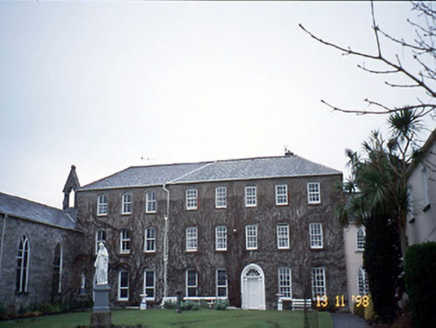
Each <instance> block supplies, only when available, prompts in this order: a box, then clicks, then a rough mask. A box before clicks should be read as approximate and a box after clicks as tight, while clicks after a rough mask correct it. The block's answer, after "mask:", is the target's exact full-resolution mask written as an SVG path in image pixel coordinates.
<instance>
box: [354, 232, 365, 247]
mask: <svg viewBox="0 0 436 328" xmlns="http://www.w3.org/2000/svg"><path fill="white" fill-rule="evenodd" d="M356 250H357V251H358V252H363V251H364V250H365V229H363V228H362V227H360V228H359V229H358V230H357V233H356Z"/></svg>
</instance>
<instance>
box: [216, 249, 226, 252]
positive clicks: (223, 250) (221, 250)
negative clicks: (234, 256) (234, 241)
mask: <svg viewBox="0 0 436 328" xmlns="http://www.w3.org/2000/svg"><path fill="white" fill-rule="evenodd" d="M215 252H220V253H222V252H227V248H226V249H215Z"/></svg>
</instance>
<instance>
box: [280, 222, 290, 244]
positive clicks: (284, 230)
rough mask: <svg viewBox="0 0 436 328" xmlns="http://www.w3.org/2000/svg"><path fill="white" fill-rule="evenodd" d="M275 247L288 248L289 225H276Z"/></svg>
mask: <svg viewBox="0 0 436 328" xmlns="http://www.w3.org/2000/svg"><path fill="white" fill-rule="evenodd" d="M277 247H278V248H279V249H289V225H287V224H279V225H278V226H277Z"/></svg>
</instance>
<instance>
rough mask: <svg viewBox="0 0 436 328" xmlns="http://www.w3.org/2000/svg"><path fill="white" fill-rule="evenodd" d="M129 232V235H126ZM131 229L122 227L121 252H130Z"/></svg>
mask: <svg viewBox="0 0 436 328" xmlns="http://www.w3.org/2000/svg"><path fill="white" fill-rule="evenodd" d="M126 233H127V236H126V235H125V234H126ZM130 242H131V237H130V230H129V229H122V230H121V231H120V254H130Z"/></svg>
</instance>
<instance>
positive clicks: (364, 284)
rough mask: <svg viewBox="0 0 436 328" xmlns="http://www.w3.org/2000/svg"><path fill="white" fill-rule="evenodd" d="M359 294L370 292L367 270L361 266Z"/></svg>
mask: <svg viewBox="0 0 436 328" xmlns="http://www.w3.org/2000/svg"><path fill="white" fill-rule="evenodd" d="M357 283H358V287H359V295H366V294H368V277H367V275H366V270H365V269H364V268H362V267H360V268H359V278H358V282H357Z"/></svg>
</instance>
